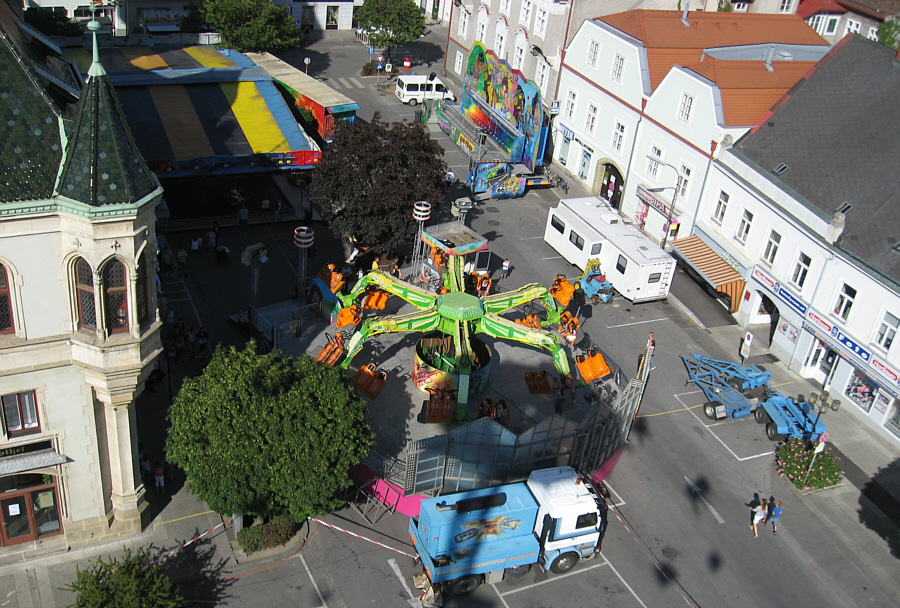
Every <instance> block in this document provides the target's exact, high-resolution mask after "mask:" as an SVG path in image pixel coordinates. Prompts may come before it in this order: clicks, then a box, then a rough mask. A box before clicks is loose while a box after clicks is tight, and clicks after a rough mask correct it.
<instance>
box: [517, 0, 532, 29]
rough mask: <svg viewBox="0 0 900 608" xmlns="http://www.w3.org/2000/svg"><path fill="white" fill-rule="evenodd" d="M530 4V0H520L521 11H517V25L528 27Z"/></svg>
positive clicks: (529, 22)
mask: <svg viewBox="0 0 900 608" xmlns="http://www.w3.org/2000/svg"><path fill="white" fill-rule="evenodd" d="M532 6H533V2H532V0H522V11H521V12H520V13H519V25H521V26H522V27H524V28H528V27H530V24H531V7H532Z"/></svg>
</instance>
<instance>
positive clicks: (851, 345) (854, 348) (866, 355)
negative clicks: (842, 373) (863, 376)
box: [831, 327, 872, 363]
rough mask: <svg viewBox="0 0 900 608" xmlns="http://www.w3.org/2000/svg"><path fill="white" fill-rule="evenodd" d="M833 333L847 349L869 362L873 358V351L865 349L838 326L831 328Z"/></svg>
mask: <svg viewBox="0 0 900 608" xmlns="http://www.w3.org/2000/svg"><path fill="white" fill-rule="evenodd" d="M831 335H832V336H834V338H835V339H836V340H837V341H838V342H840V343H841V344H843V345H844V346H846V347H847V350H849V351H851V352H852V353H853V354H854V355H856V356H857V357H859V358H860V359H862V360H863V361H865V362H867V363H868V361H869V359H871V358H872V353H870V352H869V351H867V350H866V349H864V348H863V347H862V346H860V345H859V344H857V343H856V342H854V341H853V340H851V339H850V336H848V335H847V334H845V333H844V332H842V331H841V330H840V329H838V328H837V327H835V328H833V329H832V330H831Z"/></svg>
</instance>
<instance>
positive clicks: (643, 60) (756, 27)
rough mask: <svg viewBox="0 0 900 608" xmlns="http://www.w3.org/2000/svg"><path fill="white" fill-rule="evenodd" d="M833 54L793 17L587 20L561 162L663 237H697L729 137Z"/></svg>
mask: <svg viewBox="0 0 900 608" xmlns="http://www.w3.org/2000/svg"><path fill="white" fill-rule="evenodd" d="M827 50H828V46H827V43H826V42H825V40H823V39H822V38H821V37H820V36H818V35H817V34H816V33H815V32H813V31H812V30H811V29H810V28H809V26H808V25H806V24H805V23H804V22H803V21H802V20H801V19H799V18H798V17H796V16H793V15H770V14H741V13H702V12H692V13H681V12H677V11H643V10H637V11H628V12H625V13H619V14H616V15H608V16H606V17H601V18H597V19H593V20H589V21H585V22H584V23H583V24H582V26H581V28H580V29H579V30H578V33H577V34H576V35H575V37H574V39H573V40H572V43H571V44H570V45H569V47H568V49H567V50H566V56H565V62H564V64H563V72H562V76H561V78H560V100H561V104H562V105H561V108H560V114H559V115H558V116H557V117H556V119H555V121H554V124H553V129H552V138H553V142H554V143H553V150H554V152H553V155H554V157H553V160H554V161H556V162H558V163H559V164H560V165H562V166H563V167H565V170H566V171H568V172H569V173H571V174H572V175H573V178H574V179H578V180H581V181H582V182H583V183H585V184H586V185H588V187H589V188H590V189H591V192H592V193H594V194H596V195H597V196H600V197H602V198H604V199H606V200H608V201H609V202H610V204H611V205H612V206H613V207H616V208H617V209H619V210H620V212H621V213H622V214H624V215H626V216H628V217H631V218H633V219H634V221H635V223H636V224H637V225H638V226H639V227H640V228H641V229H643V230H644V231H645V232H646V233H647V234H648V235H649V236H650V237H651V238H653V239H654V240H656V241H658V242H661V243H663V242H664V241H670V240H672V239H674V238H677V236H678V235H679V234H690V232H691V227H692V224H693V218H694V215H695V213H696V208H697V205H698V204H699V200H700V194H701V192H702V191H703V189H704V183H705V181H706V179H707V175H708V174H709V171H710V167H711V166H712V162H713V160H714V159H715V157H716V155H717V153H718V150H719V149H720V147H721V145H722V142H730V141H734V140H736V139H737V138H739V137H740V136H741V135H742V134H743V133H745V132H746V131H747V130H748V129H750V128H751V127H753V125H755V124H756V123H757V122H758V121H759V120H760V119H761V118H762V116H763V115H764V114H765V112H766V111H767V110H768V109H769V108H770V107H771V106H772V105H773V104H774V103H776V102H777V101H778V99H779V98H780V97H781V96H782V95H783V94H784V93H786V92H787V91H788V90H789V89H790V87H791V86H793V85H794V84H795V83H796V82H797V80H799V79H800V78H802V76H803V74H805V73H806V72H807V71H808V70H809V69H810V68H812V67H813V65H814V64H815V61H817V60H818V59H820V58H821V57H822V56H823V55H824V54H825V53H826V52H827ZM650 157H652V158H650ZM673 196H674V198H675V204H674V206H673V205H672V199H673ZM738 292H739V289H738ZM732 295H739V293H737V294H732ZM735 299H736V298H735ZM735 304H736V302H735Z"/></svg>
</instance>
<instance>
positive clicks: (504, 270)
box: [500, 259, 510, 281]
mask: <svg viewBox="0 0 900 608" xmlns="http://www.w3.org/2000/svg"><path fill="white" fill-rule="evenodd" d="M509 267H510V263H509V259H505V260H503V266H501V267H500V280H501V281H502V280H503V279H505V278H506V277H508V276H509Z"/></svg>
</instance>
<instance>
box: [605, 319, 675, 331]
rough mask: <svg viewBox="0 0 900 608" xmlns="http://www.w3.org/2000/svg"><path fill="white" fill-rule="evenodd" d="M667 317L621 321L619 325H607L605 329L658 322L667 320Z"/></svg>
mask: <svg viewBox="0 0 900 608" xmlns="http://www.w3.org/2000/svg"><path fill="white" fill-rule="evenodd" d="M668 320H669V319H668V317H663V318H662V319H649V320H647V321H635V322H634V323H622V324H621V325H607V326H606V329H617V328H619V327H630V326H632V325H643V324H644V323H659V322H661V321H668Z"/></svg>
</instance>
